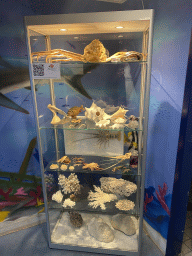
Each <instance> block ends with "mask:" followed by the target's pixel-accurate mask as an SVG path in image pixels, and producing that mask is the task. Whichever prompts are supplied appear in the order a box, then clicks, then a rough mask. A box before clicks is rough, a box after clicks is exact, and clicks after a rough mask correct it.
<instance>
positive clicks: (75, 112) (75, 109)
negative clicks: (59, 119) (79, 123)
mask: <svg viewBox="0 0 192 256" xmlns="http://www.w3.org/2000/svg"><path fill="white" fill-rule="evenodd" d="M83 110H85V109H84V108H83V105H81V106H80V107H76V106H75V107H72V108H70V109H69V110H68V112H67V115H68V116H70V117H71V118H77V115H79V113H81V111H83Z"/></svg>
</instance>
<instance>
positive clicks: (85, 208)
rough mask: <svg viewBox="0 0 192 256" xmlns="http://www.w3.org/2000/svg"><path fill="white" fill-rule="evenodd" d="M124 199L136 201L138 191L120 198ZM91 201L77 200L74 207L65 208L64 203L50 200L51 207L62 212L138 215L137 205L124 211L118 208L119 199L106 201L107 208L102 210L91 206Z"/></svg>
mask: <svg viewBox="0 0 192 256" xmlns="http://www.w3.org/2000/svg"><path fill="white" fill-rule="evenodd" d="M67 198H69V196H65V197H64V199H67ZM122 199H128V200H130V201H132V202H135V201H136V193H135V194H132V195H131V196H130V197H124V198H123V197H122V198H121V199H120V200H122ZM89 202H90V201H89V200H87V199H83V200H81V201H79V202H76V205H75V206H74V207H73V208H70V207H66V208H64V207H63V206H62V203H57V202H54V201H52V200H51V201H50V202H49V209H58V210H61V211H62V212H66V211H70V210H72V211H73V210H74V211H78V212H86V213H92V214H109V215H114V214H118V213H121V214H128V215H135V216H138V215H137V214H136V210H135V207H134V209H132V210H129V211H122V210H119V209H117V208H116V207H115V204H116V202H117V200H116V201H112V202H108V203H105V206H106V209H105V210H102V209H101V208H100V206H98V207H97V208H96V209H93V208H92V207H91V206H89V205H88V204H89Z"/></svg>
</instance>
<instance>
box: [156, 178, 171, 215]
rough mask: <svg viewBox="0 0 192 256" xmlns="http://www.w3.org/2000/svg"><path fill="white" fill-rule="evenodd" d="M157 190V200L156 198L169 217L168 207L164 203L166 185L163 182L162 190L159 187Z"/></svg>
mask: <svg viewBox="0 0 192 256" xmlns="http://www.w3.org/2000/svg"><path fill="white" fill-rule="evenodd" d="M158 188H159V193H158V191H157V190H156V194H157V198H158V200H159V202H160V204H161V205H162V207H163V209H164V210H165V211H166V212H167V214H168V215H169V216H170V210H169V207H168V206H167V204H166V201H165V195H166V193H167V189H168V187H167V184H166V183H165V182H164V183H163V188H161V187H160V186H158Z"/></svg>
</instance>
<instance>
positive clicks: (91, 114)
mask: <svg viewBox="0 0 192 256" xmlns="http://www.w3.org/2000/svg"><path fill="white" fill-rule="evenodd" d="M106 115H107V114H106V113H105V112H104V110H103V109H102V108H100V107H98V106H97V105H96V104H95V103H94V102H93V103H92V105H91V107H90V108H85V117H86V118H87V119H90V120H93V121H94V122H99V121H100V120H103V119H104V117H106Z"/></svg>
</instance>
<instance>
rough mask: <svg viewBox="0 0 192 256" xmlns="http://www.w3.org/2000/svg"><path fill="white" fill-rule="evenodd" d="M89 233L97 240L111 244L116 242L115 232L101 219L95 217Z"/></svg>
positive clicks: (91, 222) (89, 227)
mask: <svg viewBox="0 0 192 256" xmlns="http://www.w3.org/2000/svg"><path fill="white" fill-rule="evenodd" d="M88 232H89V234H90V235H91V236H93V237H94V238H95V239H96V240H98V241H100V242H104V243H110V242H112V241H113V240H114V238H115V237H114V234H113V230H112V229H111V228H110V227H109V225H107V223H105V222H104V221H103V220H102V219H101V218H96V217H94V218H93V219H91V221H90V222H89V224H88Z"/></svg>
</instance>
